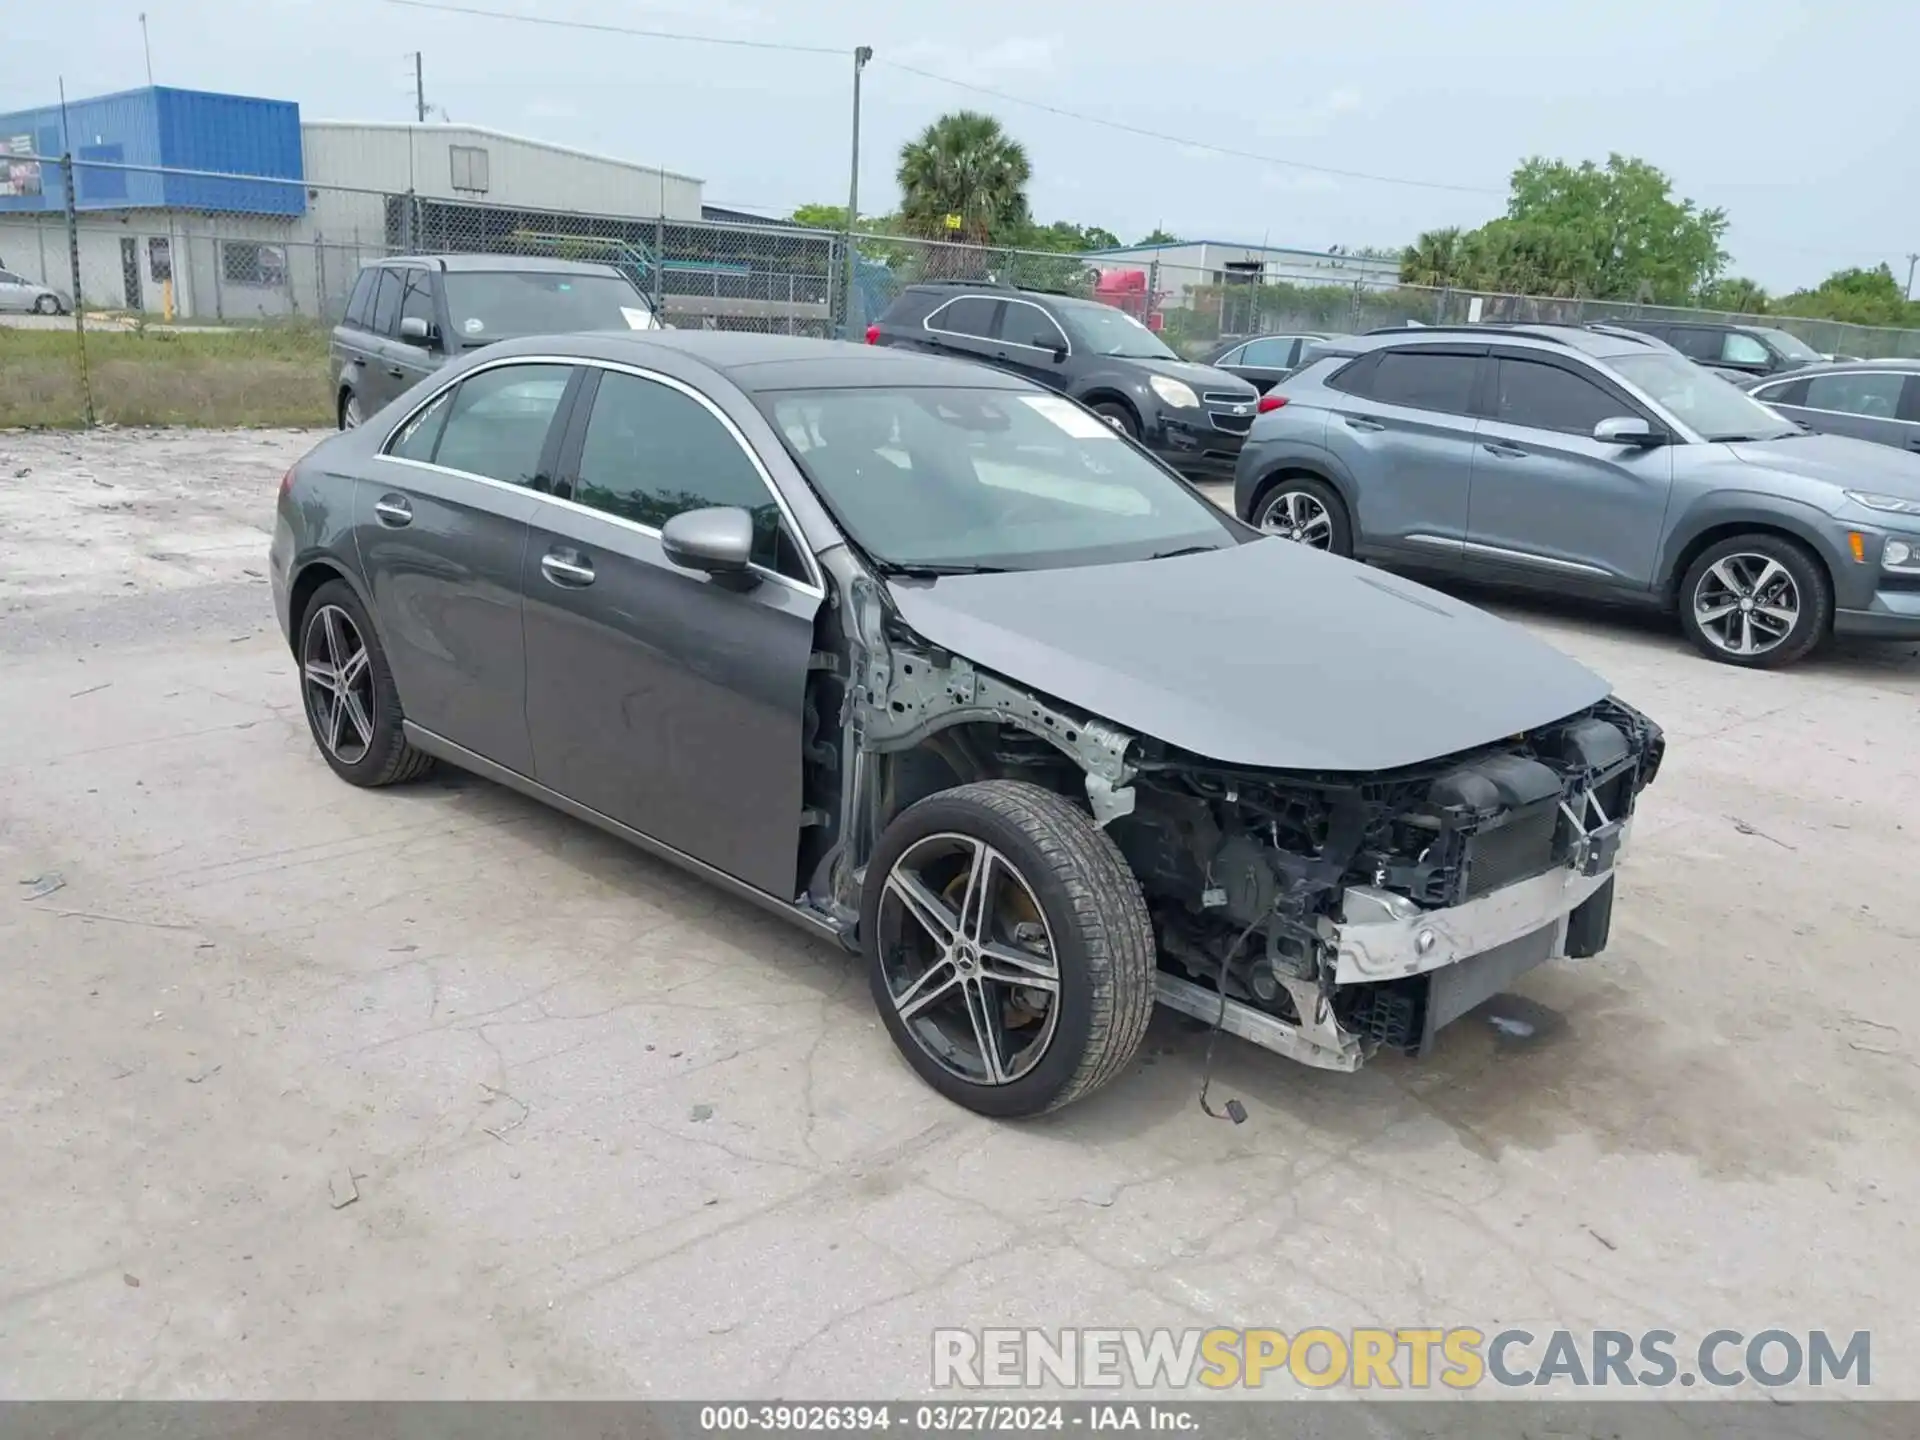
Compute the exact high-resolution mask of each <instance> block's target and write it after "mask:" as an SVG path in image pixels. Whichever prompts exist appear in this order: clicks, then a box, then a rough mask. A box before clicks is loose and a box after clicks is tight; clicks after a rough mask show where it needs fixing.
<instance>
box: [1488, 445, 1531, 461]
mask: <svg viewBox="0 0 1920 1440" xmlns="http://www.w3.org/2000/svg"><path fill="white" fill-rule="evenodd" d="M1480 448H1481V449H1482V450H1484V451H1486V452H1487V453H1488V454H1489V455H1498V456H1499V457H1500V458H1501V459H1502V460H1522V459H1525V458H1526V454H1527V452H1526V451H1524V450H1522V449H1521V448H1520V447H1519V446H1518V445H1494V444H1484V445H1482V446H1481V447H1480Z"/></svg>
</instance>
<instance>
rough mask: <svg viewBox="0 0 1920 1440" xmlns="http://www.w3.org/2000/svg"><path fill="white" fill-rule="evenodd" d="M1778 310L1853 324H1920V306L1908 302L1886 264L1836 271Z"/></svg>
mask: <svg viewBox="0 0 1920 1440" xmlns="http://www.w3.org/2000/svg"><path fill="white" fill-rule="evenodd" d="M1774 311H1775V313H1777V314H1781V315H1802V316H1806V317H1807V318H1809V319H1815V320H1844V321H1846V322H1848V323H1849V324H1853V325H1913V324H1920V305H1916V304H1911V303H1909V302H1908V300H1907V298H1906V296H1905V294H1903V293H1902V291H1901V289H1900V282H1899V281H1898V280H1896V279H1894V276H1893V271H1892V270H1891V269H1889V268H1888V267H1887V266H1885V265H1876V266H1874V267H1873V268H1872V269H1871V270H1864V269H1859V268H1854V269H1850V270H1836V271H1834V272H1833V274H1831V275H1829V276H1828V277H1827V278H1826V279H1824V280H1822V281H1821V282H1820V283H1819V284H1818V285H1817V286H1815V287H1814V288H1813V289H1811V290H1797V291H1795V292H1794V293H1793V294H1791V295H1789V296H1787V297H1786V298H1785V299H1784V300H1781V301H1779V302H1777V303H1776V304H1775V306H1774Z"/></svg>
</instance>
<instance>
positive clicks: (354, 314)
mask: <svg viewBox="0 0 1920 1440" xmlns="http://www.w3.org/2000/svg"><path fill="white" fill-rule="evenodd" d="M655 328H657V322H656V320H655V318H654V314H653V306H652V305H651V304H650V303H649V302H648V300H647V297H646V296H645V295H643V294H642V293H641V292H640V291H639V290H638V289H637V288H636V287H635V286H634V283H633V281H632V280H630V279H629V278H628V277H627V276H626V275H625V274H624V273H623V272H621V271H620V270H617V269H615V268H614V267H613V266H611V265H595V264H589V263H586V262H584V261H579V260H549V259H545V258H542V257H538V256H526V255H402V256H396V257H394V258H392V259H387V260H376V261H374V262H373V263H372V264H370V265H367V266H364V267H362V269H361V271H360V275H359V278H358V279H356V280H355V281H354V286H353V294H352V295H351V296H350V297H349V298H348V300H347V313H346V316H345V318H344V319H342V320H341V322H340V323H339V324H338V325H336V326H335V327H334V330H333V340H332V343H331V344H330V345H329V346H328V352H329V358H330V360H331V362H332V367H331V368H332V375H333V403H334V411H333V413H334V418H335V419H337V420H338V421H339V422H340V428H341V429H342V430H351V429H353V428H354V426H356V425H358V424H359V423H360V422H361V421H362V420H364V419H366V418H367V417H368V416H370V415H372V414H373V413H374V412H375V411H377V410H380V409H382V408H383V407H384V406H385V405H386V404H387V402H388V401H389V400H392V399H393V398H394V397H395V396H396V395H398V394H400V393H401V391H403V390H410V389H412V388H413V386H414V385H416V384H417V383H418V382H420V381H422V380H424V379H426V378H427V376H429V375H431V374H432V373H433V372H434V371H436V370H438V369H439V368H440V367H441V366H442V365H445V364H446V363H447V362H448V361H449V360H451V359H453V358H454V357H456V356H458V355H463V354H466V353H467V352H468V351H470V350H477V349H479V348H480V347H481V346H483V345H491V344H493V343H494V342H495V341H496V340H508V339H515V338H518V337H520V336H524V335H565V334H572V333H575V332H577V331H583V330H651V329H655Z"/></svg>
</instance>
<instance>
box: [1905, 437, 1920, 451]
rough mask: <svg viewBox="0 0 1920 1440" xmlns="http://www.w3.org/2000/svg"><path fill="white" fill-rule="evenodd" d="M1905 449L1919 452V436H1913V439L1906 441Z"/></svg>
mask: <svg viewBox="0 0 1920 1440" xmlns="http://www.w3.org/2000/svg"><path fill="white" fill-rule="evenodd" d="M1907 448H1908V449H1909V450H1920V436H1915V437H1914V438H1913V439H1911V440H1909V441H1907Z"/></svg>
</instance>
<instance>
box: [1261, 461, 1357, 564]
mask: <svg viewBox="0 0 1920 1440" xmlns="http://www.w3.org/2000/svg"><path fill="white" fill-rule="evenodd" d="M1253 523H1254V524H1255V525H1256V526H1258V527H1259V528H1260V529H1262V530H1264V531H1266V532H1267V534H1269V535H1278V536H1279V537H1280V538H1281V539H1282V540H1291V541H1292V542H1293V543H1294V544H1296V545H1305V546H1307V547H1308V548H1309V549H1313V550H1325V551H1328V552H1330V553H1331V554H1334V555H1351V554H1353V527H1352V526H1351V524H1349V522H1348V520H1347V507H1346V505H1345V503H1344V502H1342V500H1341V499H1340V495H1339V492H1338V491H1336V490H1335V489H1334V488H1333V487H1332V486H1331V485H1329V484H1327V483H1326V481H1324V480H1316V479H1314V478H1313V477H1312V476H1310V475H1288V476H1285V477H1284V478H1282V479H1280V480H1278V481H1276V482H1275V483H1274V485H1273V488H1272V489H1270V490H1268V491H1267V492H1266V494H1264V495H1262V496H1261V497H1260V503H1259V506H1258V507H1257V508H1256V509H1255V511H1254V518H1253Z"/></svg>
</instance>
